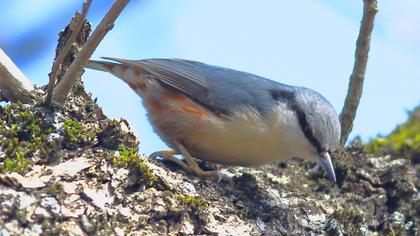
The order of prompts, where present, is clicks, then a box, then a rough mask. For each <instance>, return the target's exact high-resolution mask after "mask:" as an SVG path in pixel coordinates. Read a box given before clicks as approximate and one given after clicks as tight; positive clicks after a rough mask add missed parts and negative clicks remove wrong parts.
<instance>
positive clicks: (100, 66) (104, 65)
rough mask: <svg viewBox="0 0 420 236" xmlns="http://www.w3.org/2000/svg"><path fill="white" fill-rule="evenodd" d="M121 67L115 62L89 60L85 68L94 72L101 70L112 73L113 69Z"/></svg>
mask: <svg viewBox="0 0 420 236" xmlns="http://www.w3.org/2000/svg"><path fill="white" fill-rule="evenodd" d="M116 65H119V64H118V63H115V62H110V61H95V60H89V62H88V63H87V64H86V65H85V68H89V69H93V70H100V71H105V72H112V70H113V68H114V67H115V66H116Z"/></svg>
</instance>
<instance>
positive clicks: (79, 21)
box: [45, 0, 92, 105]
mask: <svg viewBox="0 0 420 236" xmlns="http://www.w3.org/2000/svg"><path fill="white" fill-rule="evenodd" d="M91 3H92V0H86V2H85V3H83V9H82V14H81V15H78V14H76V16H75V17H74V18H73V19H72V21H71V22H70V24H69V27H70V28H71V29H72V33H71V35H70V38H69V39H68V40H67V42H66V44H65V45H64V47H63V50H62V51H61V52H60V54H59V55H58V57H57V59H56V60H55V61H54V64H53V67H52V70H51V74H50V81H49V83H48V93H47V97H46V98H45V104H46V105H48V104H50V102H51V97H52V92H53V89H54V86H55V83H56V81H57V75H58V71H59V68H60V65H61V64H62V63H63V60H64V58H65V57H66V56H67V54H68V52H69V51H70V49H71V47H72V46H73V44H74V43H75V41H76V38H77V35H78V34H79V32H80V30H81V29H82V26H83V23H84V21H85V18H86V15H87V13H88V11H89V7H90V4H91ZM74 25H75V26H74ZM72 26H74V27H72Z"/></svg>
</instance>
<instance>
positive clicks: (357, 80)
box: [340, 0, 378, 147]
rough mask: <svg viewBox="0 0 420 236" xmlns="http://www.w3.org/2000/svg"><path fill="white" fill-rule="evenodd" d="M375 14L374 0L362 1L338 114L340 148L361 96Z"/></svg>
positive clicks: (346, 135) (376, 9)
mask: <svg viewBox="0 0 420 236" xmlns="http://www.w3.org/2000/svg"><path fill="white" fill-rule="evenodd" d="M376 12H378V8H377V1H376V0H363V16H362V22H361V25H360V30H359V36H358V38H357V42H356V53H355V62H354V66H353V72H352V74H351V76H350V83H349V88H348V90H347V96H346V100H345V102H344V107H343V110H342V111H341V114H340V123H341V140H340V144H341V146H342V147H344V145H345V143H346V141H347V138H348V136H349V134H350V132H351V130H352V128H353V121H354V118H355V116H356V110H357V107H358V106H359V102H360V97H361V96H362V91H363V80H364V78H365V72H366V65H367V61H368V53H369V47H370V39H371V35H372V30H373V24H374V21H375V15H376Z"/></svg>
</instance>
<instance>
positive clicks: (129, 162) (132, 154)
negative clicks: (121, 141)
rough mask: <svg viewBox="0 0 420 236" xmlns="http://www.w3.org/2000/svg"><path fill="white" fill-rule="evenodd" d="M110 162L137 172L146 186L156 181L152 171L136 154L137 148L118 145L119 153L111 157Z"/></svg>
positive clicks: (150, 185)
mask: <svg viewBox="0 0 420 236" xmlns="http://www.w3.org/2000/svg"><path fill="white" fill-rule="evenodd" d="M111 164H112V165H113V166H116V167H119V168H127V169H131V170H133V171H135V172H137V174H138V175H140V177H141V178H142V179H143V180H144V182H145V184H146V186H147V187H152V186H153V185H154V184H155V182H156V177H155V175H154V174H153V171H152V170H151V169H150V168H149V167H148V166H147V165H146V164H145V163H144V161H143V160H142V158H141V157H140V156H139V155H138V154H137V148H127V147H125V146H124V145H120V147H119V155H118V156H113V157H112V158H111Z"/></svg>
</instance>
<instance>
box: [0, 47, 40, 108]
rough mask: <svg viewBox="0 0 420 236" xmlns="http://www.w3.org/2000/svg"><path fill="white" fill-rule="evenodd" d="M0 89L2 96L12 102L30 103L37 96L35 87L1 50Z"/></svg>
mask: <svg viewBox="0 0 420 236" xmlns="http://www.w3.org/2000/svg"><path fill="white" fill-rule="evenodd" d="M0 89H1V92H2V94H3V95H4V96H5V97H6V98H7V99H9V100H10V101H12V102H15V101H20V102H23V103H31V102H32V101H33V100H34V98H35V96H36V95H38V94H37V93H38V92H37V91H38V90H37V89H36V87H35V85H34V84H33V83H32V82H31V81H30V80H29V79H27V78H26V76H25V75H24V74H23V73H22V71H20V70H19V68H18V67H17V66H16V65H15V64H14V63H13V61H12V60H11V59H10V58H9V57H8V56H7V55H6V53H5V52H4V51H3V50H2V49H1V48H0Z"/></svg>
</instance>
